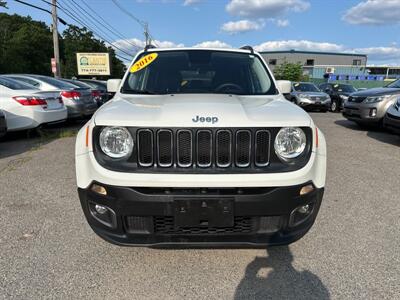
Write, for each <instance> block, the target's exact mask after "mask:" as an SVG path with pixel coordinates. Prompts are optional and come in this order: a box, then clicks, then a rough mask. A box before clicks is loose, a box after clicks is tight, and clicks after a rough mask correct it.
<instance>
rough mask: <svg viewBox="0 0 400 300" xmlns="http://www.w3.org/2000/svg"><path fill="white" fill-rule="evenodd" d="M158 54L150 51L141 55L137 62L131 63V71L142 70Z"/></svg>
mask: <svg viewBox="0 0 400 300" xmlns="http://www.w3.org/2000/svg"><path fill="white" fill-rule="evenodd" d="M157 56H158V53H150V54H147V55H145V56H143V57H142V58H141V59H139V60H138V61H137V62H135V63H134V64H133V66H132V67H131V73H135V72H139V71H140V70H143V69H144V68H146V67H147V66H148V65H149V64H151V63H152V62H153V61H155V60H156V58H157Z"/></svg>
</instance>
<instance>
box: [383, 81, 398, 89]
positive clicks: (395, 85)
mask: <svg viewBox="0 0 400 300" xmlns="http://www.w3.org/2000/svg"><path fill="white" fill-rule="evenodd" d="M386 87H388V88H396V89H400V79H398V80H396V81H394V82H392V83H390V84H388V85H387V86H386Z"/></svg>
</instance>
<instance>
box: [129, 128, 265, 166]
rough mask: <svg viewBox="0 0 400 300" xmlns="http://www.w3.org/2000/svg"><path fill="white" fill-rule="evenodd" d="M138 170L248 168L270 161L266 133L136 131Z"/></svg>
mask: <svg viewBox="0 0 400 300" xmlns="http://www.w3.org/2000/svg"><path fill="white" fill-rule="evenodd" d="M136 138H137V157H138V166H139V167H144V168H146V167H159V168H171V167H178V168H201V169H207V168H239V169H242V168H249V167H251V166H255V167H265V166H267V165H268V164H269V160H270V143H271V134H270V132H269V130H266V129H260V130H250V129H182V130H176V129H175V130H172V129H139V130H138V131H137V135H136Z"/></svg>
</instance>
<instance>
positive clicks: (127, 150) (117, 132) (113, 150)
mask: <svg viewBox="0 0 400 300" xmlns="http://www.w3.org/2000/svg"><path fill="white" fill-rule="evenodd" d="M100 148H101V150H102V151H103V152H104V153H105V154H106V155H108V156H109V157H112V158H122V157H126V156H129V155H130V154H131V153H132V150H133V139H132V136H131V134H130V133H129V131H128V130H127V129H126V128H124V127H106V128H104V129H103V130H102V131H101V133H100Z"/></svg>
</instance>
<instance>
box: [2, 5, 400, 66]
mask: <svg viewBox="0 0 400 300" xmlns="http://www.w3.org/2000/svg"><path fill="white" fill-rule="evenodd" d="M24 1H25V2H29V3H31V4H34V5H37V6H40V7H42V8H46V9H50V5H49V4H47V3H46V1H50V0H24ZM7 2H8V8H9V9H2V8H0V12H3V11H4V12H7V13H11V14H12V13H17V14H21V15H30V16H31V17H32V18H33V19H35V20H41V21H44V22H46V23H48V24H50V21H51V18H50V15H49V14H47V13H45V12H41V11H39V10H36V9H34V8H30V7H27V6H25V5H23V4H20V3H17V2H15V1H14V0H7ZM57 2H58V5H59V7H60V9H59V16H60V17H62V18H63V19H64V20H66V21H67V22H68V23H71V24H77V25H81V24H79V23H78V22H84V23H85V24H86V25H87V26H88V27H90V28H91V29H92V30H93V31H95V32H96V34H97V35H98V36H99V37H102V38H103V39H105V40H107V42H108V43H111V44H112V45H113V46H114V47H118V48H119V49H120V50H121V51H120V50H118V53H119V54H120V55H121V56H124V57H127V58H131V55H133V54H134V53H135V52H136V51H137V49H138V47H142V46H143V44H144V43H143V40H144V37H143V27H142V26H141V25H140V23H144V22H147V23H148V24H149V29H150V33H151V35H152V37H153V38H154V40H155V44H157V45H158V46H159V47H182V46H188V47H189V46H196V47H202V46H205V47H208V46H211V47H224V48H225V47H240V46H243V45H251V46H253V47H254V48H255V49H256V50H257V51H273V50H290V49H295V50H310V51H328V52H355V53H361V54H367V55H368V63H369V64H370V65H400V34H399V29H400V0H57ZM121 8H122V9H121ZM135 19H136V20H135ZM137 19H138V20H137ZM64 28H65V27H63V26H60V28H59V30H60V31H62V30H63V29H64Z"/></svg>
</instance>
